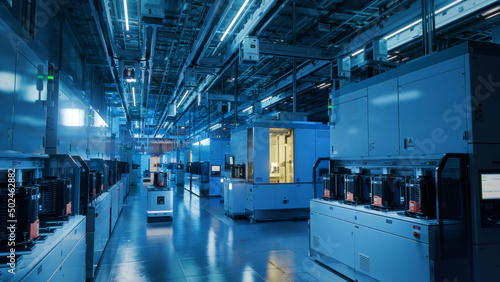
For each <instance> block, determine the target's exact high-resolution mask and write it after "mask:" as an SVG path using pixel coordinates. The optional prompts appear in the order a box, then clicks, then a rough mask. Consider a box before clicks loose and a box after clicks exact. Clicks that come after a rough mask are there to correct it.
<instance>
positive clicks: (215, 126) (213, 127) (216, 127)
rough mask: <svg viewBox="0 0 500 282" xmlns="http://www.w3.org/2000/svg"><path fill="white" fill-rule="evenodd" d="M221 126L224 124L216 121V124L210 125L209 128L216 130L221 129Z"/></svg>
mask: <svg viewBox="0 0 500 282" xmlns="http://www.w3.org/2000/svg"><path fill="white" fill-rule="evenodd" d="M221 127H222V125H221V124H220V123H216V124H214V125H212V126H210V127H209V128H208V130H216V129H219V128H221Z"/></svg>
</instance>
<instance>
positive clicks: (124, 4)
mask: <svg viewBox="0 0 500 282" xmlns="http://www.w3.org/2000/svg"><path fill="white" fill-rule="evenodd" d="M123 10H124V12H125V28H126V29H127V31H128V30H129V26H128V7H127V0H123Z"/></svg>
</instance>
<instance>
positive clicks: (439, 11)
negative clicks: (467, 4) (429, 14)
mask: <svg viewBox="0 0 500 282" xmlns="http://www.w3.org/2000/svg"><path fill="white" fill-rule="evenodd" d="M462 1H463V0H457V1H455V2H452V3H450V4H448V5H446V6H444V7H443V8H441V9H438V10H437V11H436V12H434V14H439V13H441V12H442V11H444V10H446V9H448V8H451V7H453V6H455V5H457V4H458V3H460V2H462Z"/></svg>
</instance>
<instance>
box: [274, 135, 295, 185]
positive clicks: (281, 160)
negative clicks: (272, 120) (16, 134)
mask: <svg viewBox="0 0 500 282" xmlns="http://www.w3.org/2000/svg"><path fill="white" fill-rule="evenodd" d="M293 164H294V161H293V129H287V128H270V129H269V169H270V171H269V179H270V182H271V183H293Z"/></svg>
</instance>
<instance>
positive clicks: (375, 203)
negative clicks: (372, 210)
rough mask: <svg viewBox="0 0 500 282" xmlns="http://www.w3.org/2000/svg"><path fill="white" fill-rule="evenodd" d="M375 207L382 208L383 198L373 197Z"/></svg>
mask: <svg viewBox="0 0 500 282" xmlns="http://www.w3.org/2000/svg"><path fill="white" fill-rule="evenodd" d="M373 205H374V206H379V207H381V206H382V197H379V196H374V197H373Z"/></svg>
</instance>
